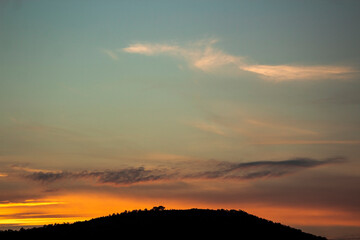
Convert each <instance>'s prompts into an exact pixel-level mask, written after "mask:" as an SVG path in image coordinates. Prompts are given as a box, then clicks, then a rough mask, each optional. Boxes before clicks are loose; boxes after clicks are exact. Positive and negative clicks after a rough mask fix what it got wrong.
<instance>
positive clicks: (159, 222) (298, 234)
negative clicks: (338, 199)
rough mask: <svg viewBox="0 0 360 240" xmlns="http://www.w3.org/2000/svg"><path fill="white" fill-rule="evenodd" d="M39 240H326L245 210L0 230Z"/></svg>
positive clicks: (144, 214)
mask: <svg viewBox="0 0 360 240" xmlns="http://www.w3.org/2000/svg"><path fill="white" fill-rule="evenodd" d="M12 237H36V238H50V239H54V238H56V239H64V238H67V239H75V238H77V239H79V238H80V239H84V238H88V237H92V238H93V237H98V238H100V239H103V238H104V237H109V238H110V239H122V238H125V237H126V238H128V237H131V238H135V239H137V238H145V237H146V238H153V237H154V238H156V239H173V238H177V239H182V238H183V239H195V238H196V239H206V238H210V237H211V238H220V239H227V238H230V237H231V239H244V240H251V239H261V240H263V239H277V240H282V239H284V240H285V239H286V240H288V239H291V240H325V239H326V238H323V237H318V236H314V235H311V234H308V233H304V232H302V231H301V230H298V229H294V228H291V227H289V226H284V225H282V224H280V223H274V222H272V221H269V220H266V219H262V218H259V217H256V216H254V215H251V214H248V213H246V212H244V211H241V210H224V209H219V210H210V209H187V210H165V208H164V207H162V206H159V207H154V208H153V209H151V210H146V209H145V210H134V211H125V212H123V213H118V214H112V215H109V216H106V217H100V218H95V219H91V220H88V221H83V222H75V223H72V224H69V223H64V224H54V225H52V224H51V225H45V226H43V227H39V228H31V229H21V230H19V231H11V230H7V231H0V238H1V239H4V238H9V239H12Z"/></svg>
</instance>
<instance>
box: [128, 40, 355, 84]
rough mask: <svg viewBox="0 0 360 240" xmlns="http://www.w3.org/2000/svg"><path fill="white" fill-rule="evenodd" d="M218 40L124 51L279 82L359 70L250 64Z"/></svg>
mask: <svg viewBox="0 0 360 240" xmlns="http://www.w3.org/2000/svg"><path fill="white" fill-rule="evenodd" d="M216 42H217V40H216V39H211V40H208V41H200V42H197V43H195V44H192V45H190V46H187V47H181V46H179V45H177V44H173V45H170V44H151V43H136V44H130V45H129V46H128V47H126V48H123V49H122V51H124V52H127V53H133V54H142V55H147V56H154V55H161V54H165V55H170V56H173V57H178V58H183V59H185V60H186V61H187V62H188V63H189V65H190V66H192V67H194V68H197V69H200V70H202V71H204V72H213V71H215V70H216V69H219V68H221V67H225V66H235V67H236V68H237V69H238V70H239V71H241V72H244V71H245V72H251V73H254V74H256V75H258V76H259V77H261V78H263V79H265V80H271V81H276V82H282V81H292V80H317V79H344V78H349V77H351V76H352V75H353V74H355V73H357V72H358V71H357V70H355V69H353V68H351V67H348V66H333V65H316V66H303V65H290V64H284V65H257V64H250V63H248V61H246V59H245V58H244V57H242V56H235V55H231V54H227V53H225V52H223V51H222V50H220V49H217V48H215V47H214V44H215V43H216Z"/></svg>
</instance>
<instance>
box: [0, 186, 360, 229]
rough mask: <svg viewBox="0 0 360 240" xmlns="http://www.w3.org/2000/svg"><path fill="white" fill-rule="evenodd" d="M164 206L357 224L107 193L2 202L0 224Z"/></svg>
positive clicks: (330, 213)
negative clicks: (242, 211) (240, 211)
mask: <svg viewBox="0 0 360 240" xmlns="http://www.w3.org/2000/svg"><path fill="white" fill-rule="evenodd" d="M157 205H163V206H165V207H166V208H167V209H188V208H210V209H218V208H224V209H241V210H244V211H246V212H248V213H249V214H253V215H256V216H258V217H261V218H265V219H268V220H271V221H274V222H279V223H282V224H285V225H289V226H294V225H303V226H306V225H307V226H311V225H312V226H360V219H358V218H357V217H356V216H355V214H354V215H352V214H350V213H349V212H342V211H336V210H330V209H329V210H327V209H315V208H290V207H281V206H259V205H254V204H242V206H235V205H227V204H224V205H222V206H219V204H216V205H214V204H206V203H198V202H197V203H196V202H190V201H189V202H184V201H182V202H180V201H173V200H171V201H169V200H154V199H130V198H123V197H119V196H114V195H109V194H87V193H78V194H67V195H60V196H57V197H54V198H52V199H38V200H28V201H24V202H21V203H1V204H0V207H1V212H0V225H1V224H6V225H9V226H41V225H46V224H54V223H64V222H68V223H72V222H76V221H84V220H89V219H92V218H96V217H101V216H107V215H109V214H112V213H120V212H123V211H125V210H134V209H145V208H147V209H151V208H152V207H153V206H157Z"/></svg>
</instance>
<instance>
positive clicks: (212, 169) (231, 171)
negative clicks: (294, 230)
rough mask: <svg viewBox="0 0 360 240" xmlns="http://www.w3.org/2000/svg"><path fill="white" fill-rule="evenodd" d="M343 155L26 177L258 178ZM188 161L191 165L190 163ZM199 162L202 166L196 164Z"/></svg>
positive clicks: (123, 181) (110, 180)
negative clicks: (318, 158)
mask: <svg viewBox="0 0 360 240" xmlns="http://www.w3.org/2000/svg"><path fill="white" fill-rule="evenodd" d="M344 161H345V158H343V157H335V158H328V159H325V160H317V159H311V158H294V159H288V160H283V161H257V162H245V163H234V162H226V161H222V162H220V161H205V163H204V162H198V163H192V164H189V163H187V164H186V167H183V168H175V169H174V167H169V168H148V169H146V168H144V167H138V168H124V169H119V170H104V171H81V172H70V171H61V172H51V171H38V172H27V173H26V174H24V175H23V176H25V177H26V178H27V179H31V180H34V181H39V182H42V183H52V182H55V181H59V180H66V179H95V181H96V182H97V183H100V184H115V185H130V184H137V183H146V182H156V181H161V180H168V181H169V180H170V181H171V180H175V181H176V180H201V179H202V180H211V179H233V180H256V179H261V178H274V177H282V176H286V175H289V174H293V173H296V172H299V171H301V170H304V169H310V168H314V167H318V166H323V165H329V164H336V163H342V162H344ZM189 165H191V166H189ZM195 165H201V166H202V167H201V170H199V168H198V166H195Z"/></svg>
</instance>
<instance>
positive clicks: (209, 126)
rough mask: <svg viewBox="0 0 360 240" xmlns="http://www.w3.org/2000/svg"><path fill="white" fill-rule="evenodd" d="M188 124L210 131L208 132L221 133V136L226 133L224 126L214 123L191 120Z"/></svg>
mask: <svg viewBox="0 0 360 240" xmlns="http://www.w3.org/2000/svg"><path fill="white" fill-rule="evenodd" d="M189 125H191V126H193V127H195V128H198V129H200V130H202V131H205V132H210V133H213V134H217V135H221V136H225V135H226V133H225V131H226V130H225V128H224V127H222V126H220V125H218V124H215V123H209V122H193V123H190V124H189Z"/></svg>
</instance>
